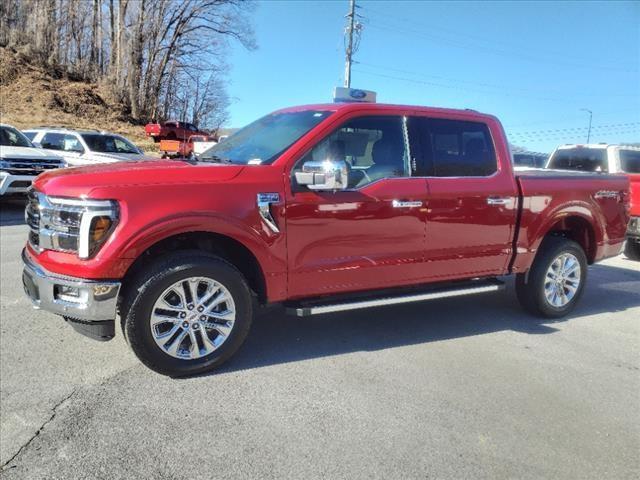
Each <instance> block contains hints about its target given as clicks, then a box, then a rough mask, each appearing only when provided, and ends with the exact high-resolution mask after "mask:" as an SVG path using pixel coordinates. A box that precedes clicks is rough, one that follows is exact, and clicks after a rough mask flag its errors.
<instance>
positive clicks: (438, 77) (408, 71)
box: [355, 61, 640, 100]
mask: <svg viewBox="0 0 640 480" xmlns="http://www.w3.org/2000/svg"><path fill="white" fill-rule="evenodd" d="M355 63H357V64H358V65H364V66H365V67H369V68H373V69H380V70H384V71H387V70H390V71H393V72H400V73H407V74H409V75H415V76H417V77H421V78H435V79H439V80H444V81H448V82H455V83H465V84H469V85H478V86H481V87H486V88H496V89H499V90H500V92H501V93H502V92H504V91H505V89H511V90H513V91H522V92H533V93H542V94H545V93H552V94H553V93H556V94H558V95H563V93H562V92H560V91H558V90H542V89H540V90H538V89H529V88H519V87H516V88H512V87H507V86H504V85H496V84H492V83H485V82H476V81H473V80H461V79H457V78H451V77H443V76H440V75H426V74H424V73H420V72H416V71H412V70H404V69H399V68H392V67H388V66H385V65H379V64H374V63H368V62H361V61H358V62H355ZM584 96H586V97H599V96H603V97H606V98H609V97H637V98H639V99H640V94H611V95H609V94H607V95H600V94H584ZM565 98H566V97H564V96H563V97H562V98H557V99H554V100H563V99H565Z"/></svg>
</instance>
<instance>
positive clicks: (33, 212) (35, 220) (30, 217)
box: [24, 189, 40, 249]
mask: <svg viewBox="0 0 640 480" xmlns="http://www.w3.org/2000/svg"><path fill="white" fill-rule="evenodd" d="M24 218H25V221H26V223H27V225H28V226H29V243H30V244H31V246H33V247H34V248H36V249H37V248H39V247H40V235H39V231H40V201H39V199H38V194H37V193H36V192H35V191H34V190H33V189H32V190H29V193H28V194H27V206H26V208H25V211H24Z"/></svg>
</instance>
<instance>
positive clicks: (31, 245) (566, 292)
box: [23, 95, 629, 376]
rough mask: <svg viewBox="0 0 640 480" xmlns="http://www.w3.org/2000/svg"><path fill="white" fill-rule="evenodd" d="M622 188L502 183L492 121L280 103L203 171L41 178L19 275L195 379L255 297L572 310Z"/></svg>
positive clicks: (464, 113) (37, 292)
mask: <svg viewBox="0 0 640 480" xmlns="http://www.w3.org/2000/svg"><path fill="white" fill-rule="evenodd" d="M354 98H362V96H361V95H359V96H357V97H356V96H355V95H354ZM628 189H629V179H628V178H627V177H625V176H623V175H615V174H613V175H610V174H606V173H593V172H575V171H574V172H569V171H553V170H543V169H537V170H536V169H528V170H523V171H516V170H514V167H513V165H512V158H511V153H510V149H509V145H508V143H507V139H506V138H505V134H504V130H503V128H502V126H501V124H500V122H499V121H498V120H497V119H496V118H495V117H493V116H490V115H485V114H481V113H478V112H475V111H471V110H448V109H437V108H427V107H418V106H411V107H405V106H395V105H381V104H368V103H339V104H327V105H324V104H323V105H311V106H302V107H294V108H287V109H283V110H280V111H277V112H274V113H272V114H270V115H267V116H266V117H263V118H261V119H259V120H257V121H256V122H254V123H252V124H250V125H248V126H247V127H245V128H243V129H241V130H240V131H238V132H237V133H235V134H234V135H233V136H231V137H230V138H228V139H227V140H225V141H224V142H222V143H219V144H218V145H215V146H214V147H212V148H211V149H209V150H208V151H206V152H205V153H204V154H203V155H201V156H200V157H199V159H198V161H195V162H182V161H168V160H166V161H158V162H153V163H150V162H138V163H136V164H124V163H120V164H110V165H97V166H94V167H91V168H85V169H70V170H68V171H65V172H56V173H47V174H44V175H42V176H40V177H38V179H37V180H36V181H35V183H34V188H33V190H32V192H31V193H30V196H29V203H28V206H27V219H28V225H29V236H28V242H27V245H26V246H25V249H24V251H23V261H24V265H25V266H24V274H23V282H24V285H25V291H26V292H27V294H28V296H29V297H30V299H31V300H32V302H33V303H34V305H35V306H37V307H38V308H42V309H45V310H47V311H50V312H52V313H55V314H58V315H61V316H63V317H64V318H65V320H66V321H67V322H68V323H69V324H71V325H72V326H73V327H74V328H75V329H77V330H78V331H80V332H81V333H83V334H86V335H89V336H91V337H93V338H97V339H101V340H109V339H111V338H113V336H114V335H115V319H116V315H119V316H120V320H121V324H122V326H123V331H124V334H125V337H126V339H127V342H128V344H129V345H130V346H131V348H132V349H133V351H134V352H135V354H136V355H137V356H138V358H139V359H140V360H141V361H142V362H143V363H144V364H145V365H147V366H148V367H149V368H151V369H153V370H156V371H157V372H160V373H162V374H167V375H176V376H181V375H191V374H196V373H201V372H205V371H208V370H211V369H213V368H215V367H217V366H219V365H221V364H222V363H223V362H225V361H226V360H227V359H228V358H229V357H231V356H232V355H233V354H234V353H235V352H236V351H237V350H238V348H239V347H240V346H241V345H242V343H243V342H244V340H245V338H246V336H247V333H248V331H249V329H250V327H251V323H252V317H253V312H254V310H255V306H256V305H260V304H271V303H284V304H285V305H286V306H287V308H288V311H289V312H290V313H292V314H293V315H298V316H307V315H316V314H327V313H331V312H338V311H347V310H355V309H362V308H371V307H376V306H381V305H393V304H400V303H407V302H416V301H424V300H429V299H433V298H443V297H454V296H466V295H473V294H478V293H485V292H495V291H498V290H502V289H503V283H502V281H500V280H499V279H498V277H501V276H503V275H515V276H516V292H517V297H518V299H519V301H520V302H521V304H522V306H523V307H524V308H525V309H526V310H527V311H529V312H531V313H533V314H535V315H539V316H543V317H550V318H556V317H561V316H564V315H566V314H568V313H569V312H570V311H571V310H572V309H573V308H574V307H575V305H576V303H577V302H578V300H579V298H580V296H581V295H582V293H583V291H584V287H585V283H586V279H587V269H588V266H589V265H590V264H592V263H594V262H597V261H600V260H602V259H604V258H607V257H610V256H614V255H617V254H619V252H620V250H621V249H622V245H623V243H624V241H625V235H626V232H627V225H628V219H629V217H628ZM167 198H169V199H171V201H166V199H167Z"/></svg>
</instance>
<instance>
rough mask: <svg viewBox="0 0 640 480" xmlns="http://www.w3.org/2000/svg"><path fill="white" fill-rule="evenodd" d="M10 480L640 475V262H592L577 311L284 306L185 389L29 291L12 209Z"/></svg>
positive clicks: (4, 314) (5, 378) (503, 301)
mask: <svg viewBox="0 0 640 480" xmlns="http://www.w3.org/2000/svg"><path fill="white" fill-rule="evenodd" d="M0 220H1V222H0V223H1V227H0V243H1V247H2V248H1V250H2V256H1V264H0V270H1V272H0V273H1V291H2V292H1V310H0V363H1V364H0V407H1V408H0V411H1V415H0V418H1V422H0V429H1V430H0V439H1V442H0V461H1V464H2V471H1V473H0V476H2V477H3V478H6V479H14V478H16V479H17V478H21V479H39V478H65V479H66V478H149V479H165V478H166V479H172V478H194V479H195V478H202V479H209V478H261V479H263V478H354V479H355V478H367V479H369V478H385V479H396V478H397V479H400V478H452V479H459V478H565V479H566V478H581V479H582V478H594V479H596V478H597V479H603V478H607V479H625V478H638V477H639V476H640V455H639V452H640V263H634V262H632V261H630V260H627V259H626V258H624V257H623V256H621V257H618V258H615V259H611V260H608V261H606V262H604V263H602V264H599V265H596V266H594V267H592V268H591V269H590V278H589V283H588V288H587V291H586V294H585V296H584V297H583V299H582V302H581V304H580V305H579V307H578V308H577V309H576V310H575V312H574V313H573V314H572V315H571V316H570V317H569V318H567V319H564V320H562V321H559V322H540V321H537V320H535V319H532V318H531V317H529V316H527V315H526V314H524V313H523V312H522V311H521V310H520V308H519V306H518V304H517V302H516V299H515V295H514V293H513V289H512V285H511V283H510V284H509V289H508V291H507V292H506V294H505V293H499V294H495V295H485V296H477V297H467V298H465V299H463V300H460V299H450V300H439V301H435V302H430V303H422V304H415V305H410V306H409V305H407V306H398V307H388V308H384V309H378V310H368V311H360V312H357V313H353V312H352V313H349V314H336V315H333V316H323V317H317V318H311V319H297V318H294V317H288V316H285V315H284V313H283V311H282V310H280V309H278V308H274V309H270V310H268V311H265V312H263V313H262V314H261V315H260V316H259V317H258V318H257V320H256V322H255V324H254V328H253V330H252V332H251V333H250V336H249V339H248V341H247V343H246V344H245V346H244V347H243V349H242V350H241V351H240V352H239V354H238V355H237V356H236V357H235V358H234V359H232V361H231V362H230V363H228V364H227V365H226V366H225V367H224V368H223V369H222V370H220V371H218V372H216V373H215V374H212V375H207V376H202V377H197V378H191V379H183V380H172V379H169V378H165V377H162V376H159V375H157V374H155V373H153V372H151V371H150V370H147V369H146V368H145V367H143V366H142V365H141V364H140V363H139V362H138V361H137V360H136V359H135V358H134V356H133V354H132V353H131V352H130V351H129V350H128V348H127V346H126V344H125V342H124V340H123V338H122V336H121V335H118V336H117V337H116V338H115V339H114V340H113V341H111V342H107V343H98V342H94V341H92V340H89V339H86V338H84V337H82V336H80V335H78V334H76V333H75V332H74V331H73V330H72V329H71V327H69V326H67V325H65V324H64V322H63V321H62V320H61V319H58V318H57V317H54V316H52V315H50V314H47V313H45V312H39V311H35V310H33V309H32V308H31V305H30V303H29V301H28V300H27V298H26V297H25V295H24V294H23V292H22V285H21V280H20V274H21V261H20V250H21V248H22V245H23V242H24V240H25V236H26V227H25V226H24V224H23V220H22V206H21V205H19V204H12V205H3V206H2V210H1V219H0Z"/></svg>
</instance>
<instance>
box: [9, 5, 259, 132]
mask: <svg viewBox="0 0 640 480" xmlns="http://www.w3.org/2000/svg"><path fill="white" fill-rule="evenodd" d="M252 10H253V5H252V4H251V3H250V2H243V1H240V0H3V1H2V2H0V16H1V17H2V19H3V21H2V23H0V47H2V52H0V53H1V55H0V88H2V89H3V90H4V92H3V95H2V97H3V99H2V100H3V101H2V105H0V110H1V111H0V113H1V114H2V115H3V117H9V119H11V118H12V117H16V116H17V117H20V118H17V120H18V123H24V122H25V119H24V118H22V116H21V115H17V113H16V108H18V110H19V107H18V106H16V105H15V104H14V102H20V101H23V102H26V103H30V102H29V100H28V99H27V98H25V97H24V95H21V93H25V94H30V95H31V97H32V99H31V103H33V102H34V99H38V98H39V97H42V96H46V97H47V100H46V102H48V107H47V106H46V105H45V110H46V108H49V109H51V110H53V111H55V110H59V111H61V113H64V114H68V115H72V116H73V115H76V116H77V117H79V118H80V123H81V124H82V123H87V122H86V121H85V120H87V118H89V119H90V117H88V116H87V115H89V113H90V112H87V111H83V110H95V112H94V113H96V114H97V115H100V112H101V111H102V110H107V111H108V112H109V115H108V116H109V117H113V119H114V120H118V121H124V122H129V123H133V124H138V125H139V124H143V123H146V122H147V121H150V120H165V119H169V118H172V119H178V120H185V121H189V122H192V123H196V124H199V125H201V126H203V127H206V128H211V129H214V130H215V129H216V128H218V127H219V126H220V125H222V124H223V123H224V122H225V120H226V119H227V108H228V106H229V97H228V95H227V92H226V89H225V82H226V74H227V72H228V70H229V67H228V64H227V62H226V57H227V53H228V51H229V47H230V45H231V43H232V42H238V43H239V44H241V45H242V46H244V47H245V48H248V49H253V48H255V40H254V36H253V30H252V26H251V14H252ZM26 82H32V83H31V84H26ZM39 89H40V90H41V91H38V90H39ZM12 95H18V97H17V98H16V97H14V96H12ZM27 96H28V95H27ZM10 104H11V105H10ZM28 107H29V105H24V108H25V109H26V110H27V111H28ZM40 121H42V120H40ZM54 121H55V120H54ZM56 124H59V123H56ZM95 127H99V128H104V127H101V126H99V125H95Z"/></svg>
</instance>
